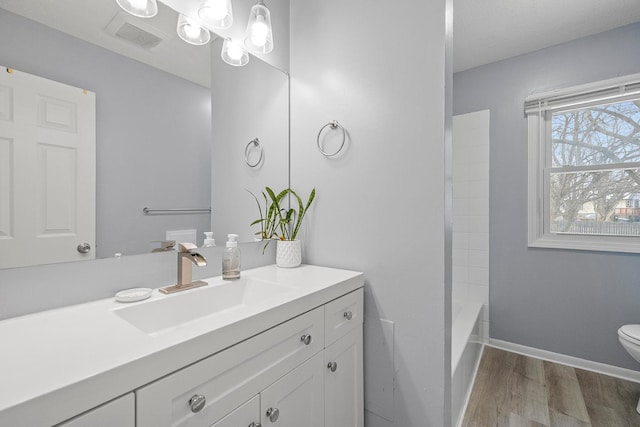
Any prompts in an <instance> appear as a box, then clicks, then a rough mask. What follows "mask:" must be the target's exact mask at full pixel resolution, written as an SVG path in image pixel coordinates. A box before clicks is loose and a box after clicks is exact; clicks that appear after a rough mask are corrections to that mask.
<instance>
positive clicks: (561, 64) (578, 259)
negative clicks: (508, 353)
mask: <svg viewBox="0 0 640 427" xmlns="http://www.w3.org/2000/svg"><path fill="white" fill-rule="evenodd" d="M638 72H640V23H639V24H633V25H630V26H626V27H622V28H619V29H616V30H612V31H608V32H605V33H601V34H598V35H594V36H591V37H587V38H583V39H580V40H576V41H573V42H569V43H565V44H561V45H558V46H554V47H550V48H547V49H543V50H540V51H537V52H533V53H531V54H527V55H523V56H519V57H516V58H512V59H508V60H504V61H500V62H496V63H493V64H489V65H486V66H482V67H478V68H476V69H472V70H468V71H464V72H459V73H456V74H455V75H454V85H453V88H454V101H453V105H454V114H462V113H467V112H472V111H477V110H483V109H489V110H491V153H490V165H491V171H490V233H491V234H490V254H491V258H490V307H491V310H490V322H491V330H490V334H491V338H492V339H499V340H505V341H509V342H513V343H517V344H522V345H526V346H530V347H535V348H539V349H544V350H548V351H553V352H558V353H562V354H567V355H571V356H575V357H579V358H583V359H588V360H592V361H597V362H603V363H608V364H611V365H616V366H621V367H626V368H630V369H636V370H637V369H638V368H640V366H639V365H638V364H637V362H635V361H634V360H633V359H632V358H631V357H630V356H629V355H627V353H626V352H625V351H624V349H623V348H622V347H621V346H620V344H619V343H618V340H617V334H616V331H617V329H618V327H620V326H621V325H623V324H626V323H640V309H639V304H640V279H639V277H640V258H639V256H638V255H637V254H616V253H599V252H586V251H568V250H552V249H530V248H528V247H527V121H526V118H525V117H524V113H523V103H524V99H525V97H526V96H527V95H529V94H530V93H531V92H533V91H541V90H550V89H555V88H562V87H568V86H573V85H578V84H583V83H589V82H593V81H597V80H602V79H608V78H613V77H616V76H622V75H626V74H633V73H638Z"/></svg>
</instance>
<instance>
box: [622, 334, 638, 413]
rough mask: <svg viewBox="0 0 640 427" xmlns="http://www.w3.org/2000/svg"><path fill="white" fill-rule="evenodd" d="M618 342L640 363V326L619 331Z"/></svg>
mask: <svg viewBox="0 0 640 427" xmlns="http://www.w3.org/2000/svg"><path fill="white" fill-rule="evenodd" d="M618 340H619V341H620V344H622V346H623V347H624V349H625V350H627V352H628V353H629V354H630V355H631V357H633V358H634V359H636V361H638V362H640V325H624V326H622V327H620V329H618ZM636 412H637V413H639V414H640V401H639V402H638V405H637V406H636Z"/></svg>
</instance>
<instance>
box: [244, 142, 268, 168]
mask: <svg viewBox="0 0 640 427" xmlns="http://www.w3.org/2000/svg"><path fill="white" fill-rule="evenodd" d="M252 144H253V146H254V147H257V148H259V149H260V157H259V158H258V161H257V162H255V163H251V162H250V161H249V149H250V148H251V145H252ZM263 155H264V149H263V148H262V145H260V139H259V138H254V139H252V140H251V141H249V143H248V144H247V146H246V147H245V148H244V161H245V163H246V164H247V166H249V167H250V168H255V167H256V166H258V165H259V164H260V162H261V161H262V156H263Z"/></svg>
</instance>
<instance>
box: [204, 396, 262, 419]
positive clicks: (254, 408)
mask: <svg viewBox="0 0 640 427" xmlns="http://www.w3.org/2000/svg"><path fill="white" fill-rule="evenodd" d="M259 419H260V396H258V395H256V396H254V397H253V398H252V399H251V400H249V401H248V402H245V403H244V404H243V405H242V406H240V407H239V408H238V409H236V410H234V411H233V412H231V413H230V414H229V415H227V416H225V417H224V418H222V419H221V420H220V421H218V422H217V423H215V424H214V425H212V426H211V427H249V426H251V423H253V425H254V426H256V425H257V424H258V420H259Z"/></svg>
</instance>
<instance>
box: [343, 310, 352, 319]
mask: <svg viewBox="0 0 640 427" xmlns="http://www.w3.org/2000/svg"><path fill="white" fill-rule="evenodd" d="M352 317H353V313H352V312H350V311H345V312H344V318H345V319H347V320H351V318H352Z"/></svg>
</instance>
